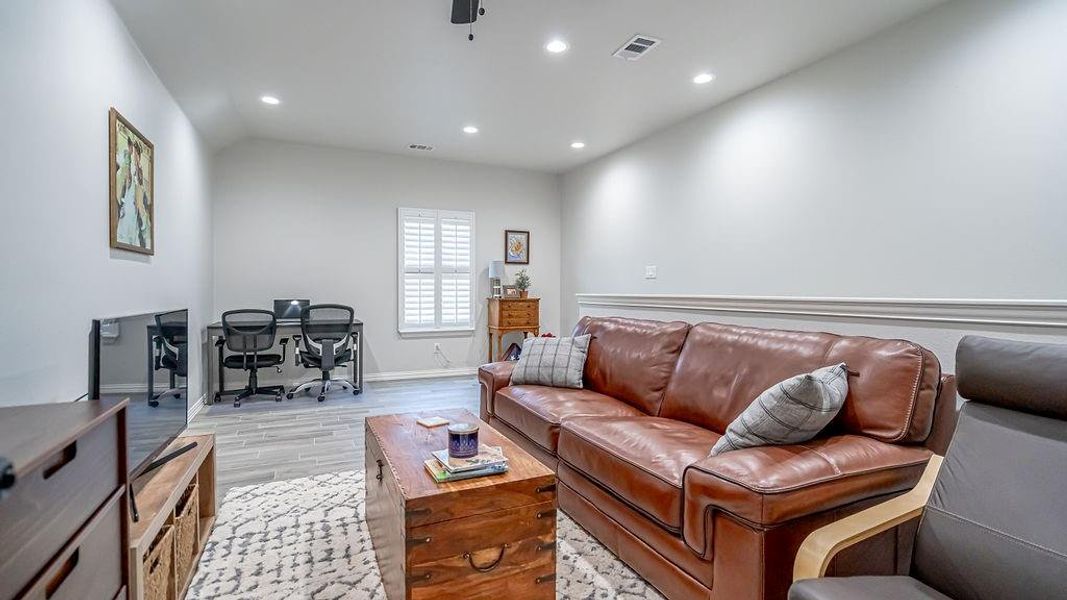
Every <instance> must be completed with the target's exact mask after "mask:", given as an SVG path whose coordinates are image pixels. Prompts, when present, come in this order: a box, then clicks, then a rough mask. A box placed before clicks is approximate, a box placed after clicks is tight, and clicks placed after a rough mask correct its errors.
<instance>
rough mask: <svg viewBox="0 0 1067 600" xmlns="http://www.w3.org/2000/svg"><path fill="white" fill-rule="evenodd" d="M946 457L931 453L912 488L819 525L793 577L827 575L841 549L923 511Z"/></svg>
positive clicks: (807, 541)
mask: <svg viewBox="0 0 1067 600" xmlns="http://www.w3.org/2000/svg"><path fill="white" fill-rule="evenodd" d="M943 460H944V459H943V458H942V457H940V456H938V455H936V454H935V455H934V456H932V457H930V462H928V463H927V464H926V470H925V471H923V475H922V478H921V479H919V483H918V484H917V485H916V486H915V487H913V488H911V490H910V491H908V492H906V493H904V494H901V495H899V496H897V497H896V498H892V499H890V500H886V501H885V502H883V503H881V504H876V505H874V506H872V507H870V508H868V509H866V510H861V511H860V512H858V513H856V514H854V515H849V516H847V517H845V518H844V519H841V520H840V521H835V522H833V523H830V524H829V525H826V526H824V527H821V528H819V529H816V530H815V531H813V532H811V534H810V535H809V536H808V537H807V538H806V539H805V540H804V543H802V544H801V545H800V550H798V551H797V559H796V562H795V563H794V564H793V581H800V580H801V579H814V578H817V577H822V576H824V575H826V568H827V567H829V566H830V561H831V560H833V558H834V556H836V555H837V553H838V552H841V551H842V550H844V549H845V548H848V547H849V546H854V545H856V544H858V543H860V542H862V541H863V540H866V539H869V538H872V537H874V536H876V535H878V534H879V533H882V532H883V531H888V530H890V529H892V528H894V527H896V526H897V525H900V524H902V523H905V522H907V521H910V520H911V519H914V518H916V517H918V516H919V515H921V514H922V512H923V509H924V508H926V501H927V500H929V499H930V492H931V491H932V490H933V489H934V482H935V481H936V480H937V473H938V471H940V470H941V462H942V461H943Z"/></svg>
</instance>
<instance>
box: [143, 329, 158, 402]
mask: <svg viewBox="0 0 1067 600" xmlns="http://www.w3.org/2000/svg"><path fill="white" fill-rule="evenodd" d="M145 337H147V338H148V392H147V393H146V394H145V396H146V397H145V401H146V402H148V405H149V406H151V405H152V401H153V400H154V399H155V395H156V361H155V354H156V349H155V344H153V343H152V342H154V341H155V340H154V339H153V338H155V336H154V335H152V329H151V328H148V334H147V335H146V336H145Z"/></svg>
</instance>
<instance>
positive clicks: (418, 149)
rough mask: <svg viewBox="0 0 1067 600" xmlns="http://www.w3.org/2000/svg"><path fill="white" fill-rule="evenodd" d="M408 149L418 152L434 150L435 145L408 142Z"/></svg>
mask: <svg viewBox="0 0 1067 600" xmlns="http://www.w3.org/2000/svg"><path fill="white" fill-rule="evenodd" d="M408 150H414V151H416V152H433V146H430V145H428V144H408Z"/></svg>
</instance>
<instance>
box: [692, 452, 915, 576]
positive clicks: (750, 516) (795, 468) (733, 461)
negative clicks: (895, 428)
mask: <svg viewBox="0 0 1067 600" xmlns="http://www.w3.org/2000/svg"><path fill="white" fill-rule="evenodd" d="M930 456H931V452H930V451H929V450H927V449H926V448H924V447H922V446H902V445H897V444H890V443H887V442H881V441H878V440H876V439H873V438H869V437H865V436H858V435H839V436H834V437H830V438H823V439H817V440H812V441H810V442H806V443H804V444H797V445H791V446H761V447H758V448H745V449H742V450H734V451H732V452H727V453H725V454H720V455H719V456H715V457H709V458H705V459H704V460H701V461H699V462H697V463H694V464H692V465H690V466H689V467H687V468H686V471H685V476H684V493H685V504H684V507H683V511H684V515H683V519H682V532H683V537H684V538H685V542H686V544H688V545H689V547H690V548H692V549H693V551H694V552H697V553H698V554H700V555H701V556H703V557H705V558H707V557H708V556H710V553H711V551H712V542H711V540H712V539H713V538H712V536H713V533H714V531H713V523H714V516H715V513H716V512H724V513H728V514H730V515H732V516H733V517H735V518H737V519H739V520H741V521H744V522H748V523H749V524H751V525H752V526H753V527H770V526H774V525H778V524H780V523H784V522H786V521H789V520H792V519H797V518H800V517H805V516H808V515H813V514H817V513H820V512H823V511H827V510H831V509H835V508H838V507H841V506H846V505H848V504H852V503H854V502H859V501H861V500H866V499H869V498H876V497H878V496H883V495H886V494H893V493H896V492H901V491H904V490H907V489H910V488H911V487H913V486H914V485H915V484H916V482H918V481H919V477H920V476H921V475H922V472H923V468H924V467H925V466H926V462H927V461H928V460H929V458H930Z"/></svg>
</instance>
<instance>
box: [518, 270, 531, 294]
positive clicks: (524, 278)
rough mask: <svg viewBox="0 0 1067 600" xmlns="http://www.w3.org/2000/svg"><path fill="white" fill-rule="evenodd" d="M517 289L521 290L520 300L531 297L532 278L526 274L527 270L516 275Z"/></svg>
mask: <svg viewBox="0 0 1067 600" xmlns="http://www.w3.org/2000/svg"><path fill="white" fill-rule="evenodd" d="M515 287H516V288H517V289H518V290H519V298H526V297H527V296H529V295H530V276H529V275H528V274H527V273H526V269H522V270H521V271H519V272H518V273H516V274H515Z"/></svg>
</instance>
